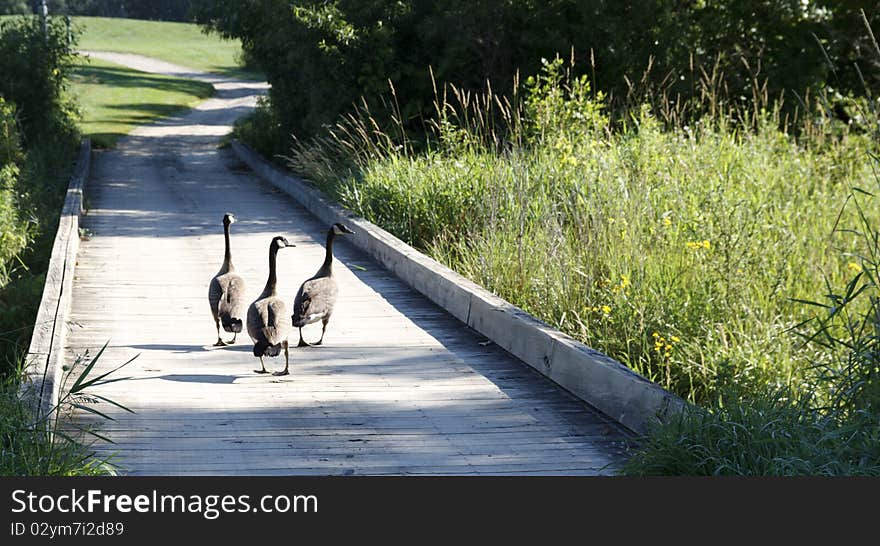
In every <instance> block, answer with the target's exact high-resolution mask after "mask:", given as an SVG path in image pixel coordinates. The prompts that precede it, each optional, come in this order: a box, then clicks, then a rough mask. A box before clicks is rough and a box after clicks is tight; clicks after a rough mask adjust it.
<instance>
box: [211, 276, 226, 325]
mask: <svg viewBox="0 0 880 546" xmlns="http://www.w3.org/2000/svg"><path fill="white" fill-rule="evenodd" d="M219 278H220V276H219V275H217V276H215V277H214V278H213V279H211V284H210V285H209V286H208V303H209V304H210V305H211V313H212V314H213V315H214V318H217V313H218V312H219V308H220V300H221V299H222V298H223V287H222V286H220V280H219Z"/></svg>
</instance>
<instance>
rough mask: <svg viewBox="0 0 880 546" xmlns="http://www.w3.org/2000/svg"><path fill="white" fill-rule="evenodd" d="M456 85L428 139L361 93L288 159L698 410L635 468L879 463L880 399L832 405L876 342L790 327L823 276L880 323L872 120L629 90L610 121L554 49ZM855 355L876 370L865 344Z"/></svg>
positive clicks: (245, 131)
mask: <svg viewBox="0 0 880 546" xmlns="http://www.w3.org/2000/svg"><path fill="white" fill-rule="evenodd" d="M448 91H449V93H448V94H447V95H445V96H444V98H443V99H440V100H438V104H437V113H436V116H435V117H434V118H433V119H432V120H430V121H429V122H428V126H429V127H430V133H431V134H430V137H429V138H428V140H427V141H426V142H414V141H411V140H409V139H408V138H407V137H406V136H404V135H405V134H404V132H403V131H402V130H396V129H395V128H394V127H392V128H391V129H390V130H387V131H386V130H381V129H380V127H381V123H380V122H379V121H378V120H376V119H374V118H372V117H371V116H370V114H369V112H367V111H366V110H363V111H361V112H359V113H358V114H356V115H353V116H350V117H348V118H346V119H344V120H341V121H340V123H339V124H337V125H336V126H335V127H334V128H333V129H332V130H331V131H330V132H329V133H327V134H325V135H324V136H321V137H318V138H316V139H314V140H311V141H308V142H299V143H297V144H296V145H295V146H294V148H293V150H292V151H291V154H290V158H289V164H290V166H291V167H292V168H293V169H294V170H295V171H297V172H299V173H300V174H302V175H304V176H306V177H307V178H309V179H311V180H312V181H314V182H315V183H316V184H317V185H318V186H319V187H320V188H322V189H323V190H324V191H325V192H327V193H328V194H330V195H331V196H333V197H334V198H335V199H337V200H339V201H340V202H341V203H342V204H344V205H345V206H347V207H349V208H351V209H352V210H354V211H355V212H357V213H358V214H361V215H363V216H365V217H366V218H368V219H370V220H371V221H374V222H376V223H377V224H379V225H381V226H383V227H385V228H386V229H389V230H390V231H392V232H393V233H394V234H396V235H397V236H399V237H401V238H403V239H404V240H406V241H408V242H410V243H411V244H414V245H415V246H417V247H419V248H421V249H423V250H425V251H426V252H427V253H428V254H430V255H432V256H433V257H435V258H436V259H438V260H439V261H441V262H443V263H445V264H446V265H448V266H450V267H451V268H453V269H455V270H456V271H458V272H460V273H462V274H463V275H465V276H467V277H468V278H470V279H472V280H474V281H475V282H477V283H479V284H481V285H483V286H485V287H486V288H488V289H490V290H492V291H493V292H495V293H497V294H499V295H500V296H502V297H504V298H505V299H507V300H509V301H511V302H513V303H515V304H516V305H519V306H521V307H523V308H524V309H525V310H527V311H529V312H530V313H532V314H534V315H536V316H538V317H539V318H541V319H543V320H545V321H546V322H548V323H549V324H551V325H552V326H554V327H557V328H559V329H561V330H562V331H564V332H566V333H568V334H570V335H572V336H573V337H575V338H577V339H579V340H580V341H582V342H584V343H586V344H587V345H589V346H591V347H595V348H597V349H599V350H601V351H603V352H605V353H606V354H608V355H610V356H612V357H614V358H616V359H618V360H620V361H621V362H623V363H625V364H626V365H628V366H629V367H631V368H633V369H634V370H636V371H638V372H639V373H641V374H643V375H645V376H646V377H648V378H649V379H651V380H653V381H655V382H657V383H659V384H661V385H662V386H664V387H665V388H667V389H670V390H672V391H673V392H676V393H678V394H679V395H681V396H682V397H684V398H686V399H688V400H690V401H692V402H694V403H696V404H697V406H698V407H700V408H704V409H699V410H695V412H694V413H693V414H692V415H689V416H687V417H686V418H683V419H682V420H681V421H680V422H678V423H674V424H670V425H668V426H667V427H666V428H661V429H658V431H655V433H654V434H653V435H652V436H651V438H652V441H653V443H651V441H648V442H647V443H646V444H644V445H645V446H646V447H645V449H646V451H645V453H649V454H652V455H654V456H655V457H654V458H653V459H652V458H650V457H647V458H641V459H638V460H639V464H636V463H633V466H631V467H630V468H629V470H628V471H629V472H631V473H635V474H639V473H647V474H652V473H661V474H662V473H673V474H674V473H686V474H704V473H707V474H726V473H734V474H736V473H744V474H791V473H807V474H811V473H827V474H840V473H843V474H847V473H868V474H872V473H877V472H878V471H880V454H878V453H877V452H876V451H877V450H873V451H872V450H870V449H867V448H866V446H871V445H873V444H872V442H874V441H875V440H876V437H877V434H878V426H877V423H878V421H877V417H876V414H877V412H876V409H877V408H876V407H871V408H868V409H864V411H861V410H860V411H859V412H853V411H851V410H852V406H846V405H844V406H841V407H838V408H837V409H835V410H834V411H831V410H829V408H831V407H833V406H834V405H835V402H834V399H835V397H836V396H837V393H839V392H841V391H844V390H848V389H849V387H847V386H845V385H843V384H841V383H835V382H834V381H827V380H825V379H827V378H828V377H832V378H838V379H839V378H840V377H842V376H843V375H845V373H844V372H842V371H841V370H844V369H846V367H847V365H848V364H847V362H850V363H851V362H852V358H851V357H852V354H853V353H852V347H855V346H857V345H858V344H863V342H864V341H865V340H864V339H863V338H860V337H859V336H860V335H861V334H860V333H858V332H850V334H851V335H849V336H848V337H847V336H840V337H837V338H834V337H832V338H831V339H836V340H838V341H840V340H850V343H849V344H847V343H840V344H837V341H834V342H826V343H824V344H823V343H815V342H810V343H805V342H804V338H803V337H802V336H799V335H797V332H798V331H800V330H802V329H803V328H804V323H805V321H808V320H809V319H811V318H813V317H815V315H816V312H817V309H818V310H827V309H839V307H840V301H842V298H841V297H837V299H836V300H835V299H832V300H828V299H827V298H826V297H825V296H826V295H827V294H829V293H837V294H846V293H847V291H846V287H847V286H848V283H852V282H855V281H856V280H858V279H861V280H862V281H864V282H867V283H868V285H867V288H866V289H865V291H864V292H862V296H863V297H861V298H858V299H857V301H852V302H850V303H849V307H848V314H847V317H848V319H847V320H849V319H851V318H853V317H868V318H867V319H865V326H864V327H863V331H864V332H869V333H870V332H872V331H873V330H872V328H874V327H875V326H872V320H873V319H871V317H872V316H873V315H872V313H873V312H874V311H872V310H873V309H874V306H875V305H876V302H875V301H874V300H872V299H870V297H869V296H867V295H866V294H876V282H875V281H876V279H874V281H870V282H869V281H867V280H865V279H868V278H869V277H866V276H865V275H867V274H868V273H867V272H868V271H870V270H871V267H874V269H873V270H874V271H876V261H875V262H871V261H866V260H865V259H864V257H865V256H874V257H876V252H877V247H876V244H874V245H873V246H871V244H866V241H867V242H868V243H870V242H871V241H872V240H874V239H873V237H876V232H872V231H871V229H870V228H869V227H866V226H877V225H880V209H878V207H876V206H872V205H870V204H866V205H865V206H863V207H862V208H861V209H856V208H854V207H852V206H849V207H844V205H845V204H846V203H847V202H851V201H852V198H853V196H854V195H859V194H858V190H854V188H863V189H865V190H867V191H875V190H877V189H878V184H877V179H876V178H875V176H874V169H875V165H874V163H873V162H872V161H870V156H871V155H872V154H876V153H877V152H878V148H877V143H876V140H875V139H873V138H872V137H871V134H870V133H866V132H863V131H858V130H854V129H853V128H852V127H850V126H843V125H841V124H840V123H839V122H837V121H835V120H834V119H832V118H829V117H827V116H825V114H824V113H823V112H822V110H821V109H817V110H816V112H815V115H814V116H812V117H809V118H805V119H804V120H803V121H802V124H801V125H800V126H799V127H798V129H799V132H798V136H794V134H792V133H789V132H787V131H785V130H783V129H781V128H780V127H783V126H784V124H783V123H782V120H781V119H779V117H777V115H776V114H775V113H774V110H773V108H772V107H769V105H768V108H766V109H761V108H760V107H756V109H755V110H754V111H753V112H743V111H733V110H727V111H724V110H721V111H719V112H718V113H717V114H716V115H714V116H705V117H703V118H702V119H701V120H700V121H698V122H696V123H690V124H687V125H685V124H684V123H675V122H671V123H670V120H668V119H662V120H661V119H658V117H657V116H656V115H655V114H654V113H652V112H651V111H650V109H648V108H647V107H639V106H636V107H634V108H631V109H630V110H629V111H628V112H624V113H623V114H622V115H621V116H620V117H619V118H617V119H616V120H615V121H612V120H610V119H609V116H608V114H607V104H606V102H605V99H604V98H603V97H602V96H601V95H597V94H595V93H592V92H591V90H590V89H589V85H588V83H587V80H586V79H584V78H580V79H576V80H571V79H568V78H567V77H566V76H565V75H564V71H563V69H562V66H561V65H560V64H558V63H557V64H555V65H553V64H550V65H548V66H547V67H546V68H545V72H544V73H543V74H542V75H541V76H540V77H539V78H537V79H534V80H532V81H531V82H530V83H529V84H528V85H527V94H526V96H525V97H523V99H522V104H521V105H520V106H517V105H510V104H509V103H507V102H506V101H505V99H503V98H502V97H496V96H492V95H484V96H482V97H480V96H474V95H470V96H466V95H464V94H457V93H456V92H455V91H454V90H451V89H450V90H448ZM445 97H448V98H445ZM261 116H262V117H261ZM267 119H270V118H269V117H268V115H267V114H266V113H265V112H263V113H258V114H257V115H256V116H255V117H254V118H252V119H251V120H249V121H248V122H245V123H243V124H242V125H241V126H240V127H239V134H240V135H241V136H242V137H244V138H246V139H247V138H250V140H251V141H255V140H258V139H255V138H253V136H254V135H255V134H256V135H259V134H262V133H263V131H261V125H260V124H261V123H265V122H266V120H267ZM874 205H876V203H874ZM853 226H861V227H862V228H863V229H860V230H852V229H849V228H852V227H853ZM844 228H847V229H844ZM872 233H873V234H874V235H872ZM874 242H875V243H876V241H874ZM872 253H873V254H872ZM872 283H873V284H872ZM838 288H840V290H839V291H838V292H833V290H837V289H838ZM843 299H845V298H843ZM805 301H816V302H821V303H822V305H826V304H827V309H826V307H821V306H817V305H811V304H807V303H804V302H805ZM871 302H874V303H871ZM822 312H824V311H822ZM835 320H843V318H842V315H840V316H838V317H836V319H835ZM844 322H845V321H844ZM809 324H813V323H809ZM841 327H842V324H836V326H834V328H835V329H839V328H841ZM867 339H868V340H869V341H870V339H871V338H870V336H868V338H867ZM858 346H860V345H858ZM848 351H849V352H848ZM841 355H849V356H847V357H846V358H842V359H841V358H840V356H841ZM836 359H837V360H836ZM856 360H857V359H856ZM819 370H822V371H821V372H820V371H819ZM862 371H864V372H865V374H866V377H868V378H872V377H875V376H876V375H877V374H880V371H878V369H877V363H876V362H875V361H872V360H870V359H869V361H868V362H867V363H866V364H864V366H863V369H862ZM872 374H873V375H872ZM823 378H824V379H823ZM866 381H869V382H870V381H876V380H875V379H868V380H866ZM869 406H870V404H869ZM774 423H775V424H776V425H778V426H774ZM781 435H787V436H781ZM748 438H753V439H754V442H753V443H752V444H748V445H746V444H743V443H741V442H748ZM713 446H714V447H713ZM762 446H763V447H762ZM798 446H800V447H798ZM716 448H717V449H716ZM713 449H714V451H713ZM798 449H802V450H807V451H809V454H807V452H806V451H802V452H800V454H799V452H798ZM676 450H679V451H680V452H679V453H677V454H676ZM682 452H687V453H690V457H685V456H684V455H683V453H682ZM807 455H809V456H807ZM801 459H803V460H802V461H801V462H802V463H803V464H800V463H798V461H799V460H801ZM735 460H739V461H740V463H738V464H734V463H733V462H732V461H735ZM835 461H836V462H835ZM832 462H834V464H832ZM838 463H839V464H838Z"/></svg>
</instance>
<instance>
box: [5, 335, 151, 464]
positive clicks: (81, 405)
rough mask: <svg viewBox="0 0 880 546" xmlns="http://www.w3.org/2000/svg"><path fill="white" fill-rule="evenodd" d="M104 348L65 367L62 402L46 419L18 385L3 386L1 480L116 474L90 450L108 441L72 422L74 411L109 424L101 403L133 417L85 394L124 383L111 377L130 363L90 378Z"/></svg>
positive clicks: (9, 382) (91, 428) (98, 397)
mask: <svg viewBox="0 0 880 546" xmlns="http://www.w3.org/2000/svg"><path fill="white" fill-rule="evenodd" d="M105 348H106V344H105V345H104V347H103V348H102V349H101V350H100V351H99V352H98V353H97V354H96V355H95V356H94V357H91V358H90V357H89V355H88V353H86V354H84V355H81V356H79V357H77V358H76V360H75V361H74V363H73V364H72V365H71V366H70V367H67V366H65V367H64V368H65V369H64V370H63V371H64V374H63V376H62V378H61V382H62V383H61V390H60V392H61V397H60V399H59V401H58V403H57V404H56V405H54V406H53V407H51V408H50V409H49V410H48V411H47V412H46V413H41V412H40V411H39V410H38V409H37V408H36V405H37V404H36V402H35V401H34V400H33V399H31V398H28V397H27V396H25V395H23V394H22V392H21V389H20V388H19V382H18V381H17V380H15V379H11V378H10V379H7V380H6V381H5V382H4V384H3V386H2V388H0V446H2V450H0V475H3V476H74V475H76V476H82V475H86V476H93V475H111V474H115V473H116V469H115V465H114V464H113V463H112V460H111V458H110V457H103V456H98V455H97V454H96V452H95V451H94V450H93V449H91V446H92V442H93V441H94V440H95V439H100V440H104V441H109V440H108V439H107V438H105V437H104V436H102V435H101V433H100V431H99V429H98V428H97V427H96V426H94V425H82V424H79V423H77V422H76V421H73V420H72V419H70V414H71V412H72V411H73V410H80V411H85V412H88V413H92V414H94V415H97V416H100V417H101V418H104V419H112V417H110V416H109V415H107V414H106V413H104V412H102V411H100V410H99V409H97V407H96V405H98V404H99V403H106V404H109V405H112V406H115V407H118V408H120V409H122V410H125V411H129V412H131V410H130V409H128V408H126V407H124V406H122V405H120V404H118V403H117V402H114V401H113V400H110V399H108V398H107V397H105V396H101V395H97V394H94V393H92V392H89V389H90V388H91V387H96V386H99V385H103V384H107V383H110V382H113V381H121V380H124V379H125V378H110V376H111V375H112V374H113V373H115V372H116V371H118V370H119V369H120V368H122V367H123V366H125V365H127V364H128V363H129V362H131V360H129V361H128V362H126V363H125V364H122V365H121V366H118V367H116V368H114V369H113V370H111V371H109V372H104V373H101V374H99V375H95V374H94V367H95V365H96V364H97V363H98V360H99V359H100V357H101V355H102V354H103V352H104V349H105ZM132 360H134V359H132ZM71 381H72V384H71V383H70V382H71Z"/></svg>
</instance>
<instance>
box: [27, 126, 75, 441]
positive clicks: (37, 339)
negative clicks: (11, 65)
mask: <svg viewBox="0 0 880 546" xmlns="http://www.w3.org/2000/svg"><path fill="white" fill-rule="evenodd" d="M91 151H92V146H91V141H90V140H89V139H88V138H85V139H83V140H82V142H81V143H80V148H79V153H78V155H77V160H76V167H75V168H74V172H73V174H72V175H71V177H70V182H69V183H68V185H67V195H66V197H65V199H64V205H63V207H62V209H61V217H60V218H59V221H58V231H57V232H56V233H55V241H54V243H53V246H52V255H51V258H50V259H49V269H48V271H47V272H46V284H45V285H44V286H43V295H42V298H41V299H40V307H39V309H38V310H37V317H36V319H35V321H34V333H33V336H32V337H31V344H30V347H29V348H28V353H27V357H26V360H25V369H24V373H23V377H22V384H21V389H22V391H23V394H24V395H25V396H27V397H28V398H29V399H30V400H31V402H32V403H33V404H34V406H35V409H36V411H37V414H38V416H39V417H40V418H41V419H49V420H50V421H51V420H52V419H54V417H55V413H57V412H54V411H53V410H54V409H55V407H56V406H57V404H58V400H59V395H60V392H59V391H60V387H61V380H62V373H63V370H62V366H63V365H64V342H65V339H66V336H67V330H68V325H67V318H68V316H69V314H70V305H71V294H72V291H73V276H74V271H75V269H76V256H77V252H78V251H79V241H80V231H79V226H80V216H81V215H82V213H83V188H84V186H85V183H86V180H88V177H89V170H90V168H91ZM50 424H51V423H50Z"/></svg>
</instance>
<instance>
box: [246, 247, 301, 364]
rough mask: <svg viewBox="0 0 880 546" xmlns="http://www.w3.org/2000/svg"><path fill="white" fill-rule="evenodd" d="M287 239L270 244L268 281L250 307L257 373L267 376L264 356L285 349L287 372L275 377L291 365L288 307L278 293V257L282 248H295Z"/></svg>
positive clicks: (248, 314) (249, 322)
mask: <svg viewBox="0 0 880 546" xmlns="http://www.w3.org/2000/svg"><path fill="white" fill-rule="evenodd" d="M294 246H296V245H292V244H290V243H288V242H287V239H285V238H284V237H275V238H274V239H272V242H271V243H270V244H269V278H268V279H267V280H266V287H265V288H263V292H262V293H261V294H260V297H258V298H257V300H256V301H255V302H253V303H252V304H251V306H250V307H248V312H247V331H248V335H249V336H251V339H253V340H254V356H256V357H259V359H260V367H261V368H262V369H260V370H254V371H255V372H257V373H268V372H267V371H266V365H265V364H263V357H264V356H278V354H279V353H280V352H281V349H282V348H284V371H283V372H275V375H287V368H288V365H289V362H288V355H287V334H288V333H289V332H290V322H288V320H287V306H286V305H285V304H284V300H283V299H281V298H279V297H278V296H277V295H276V294H275V284H276V280H277V277H276V275H275V255H276V254H277V253H278V250H279V249H282V248H287V247H294Z"/></svg>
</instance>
